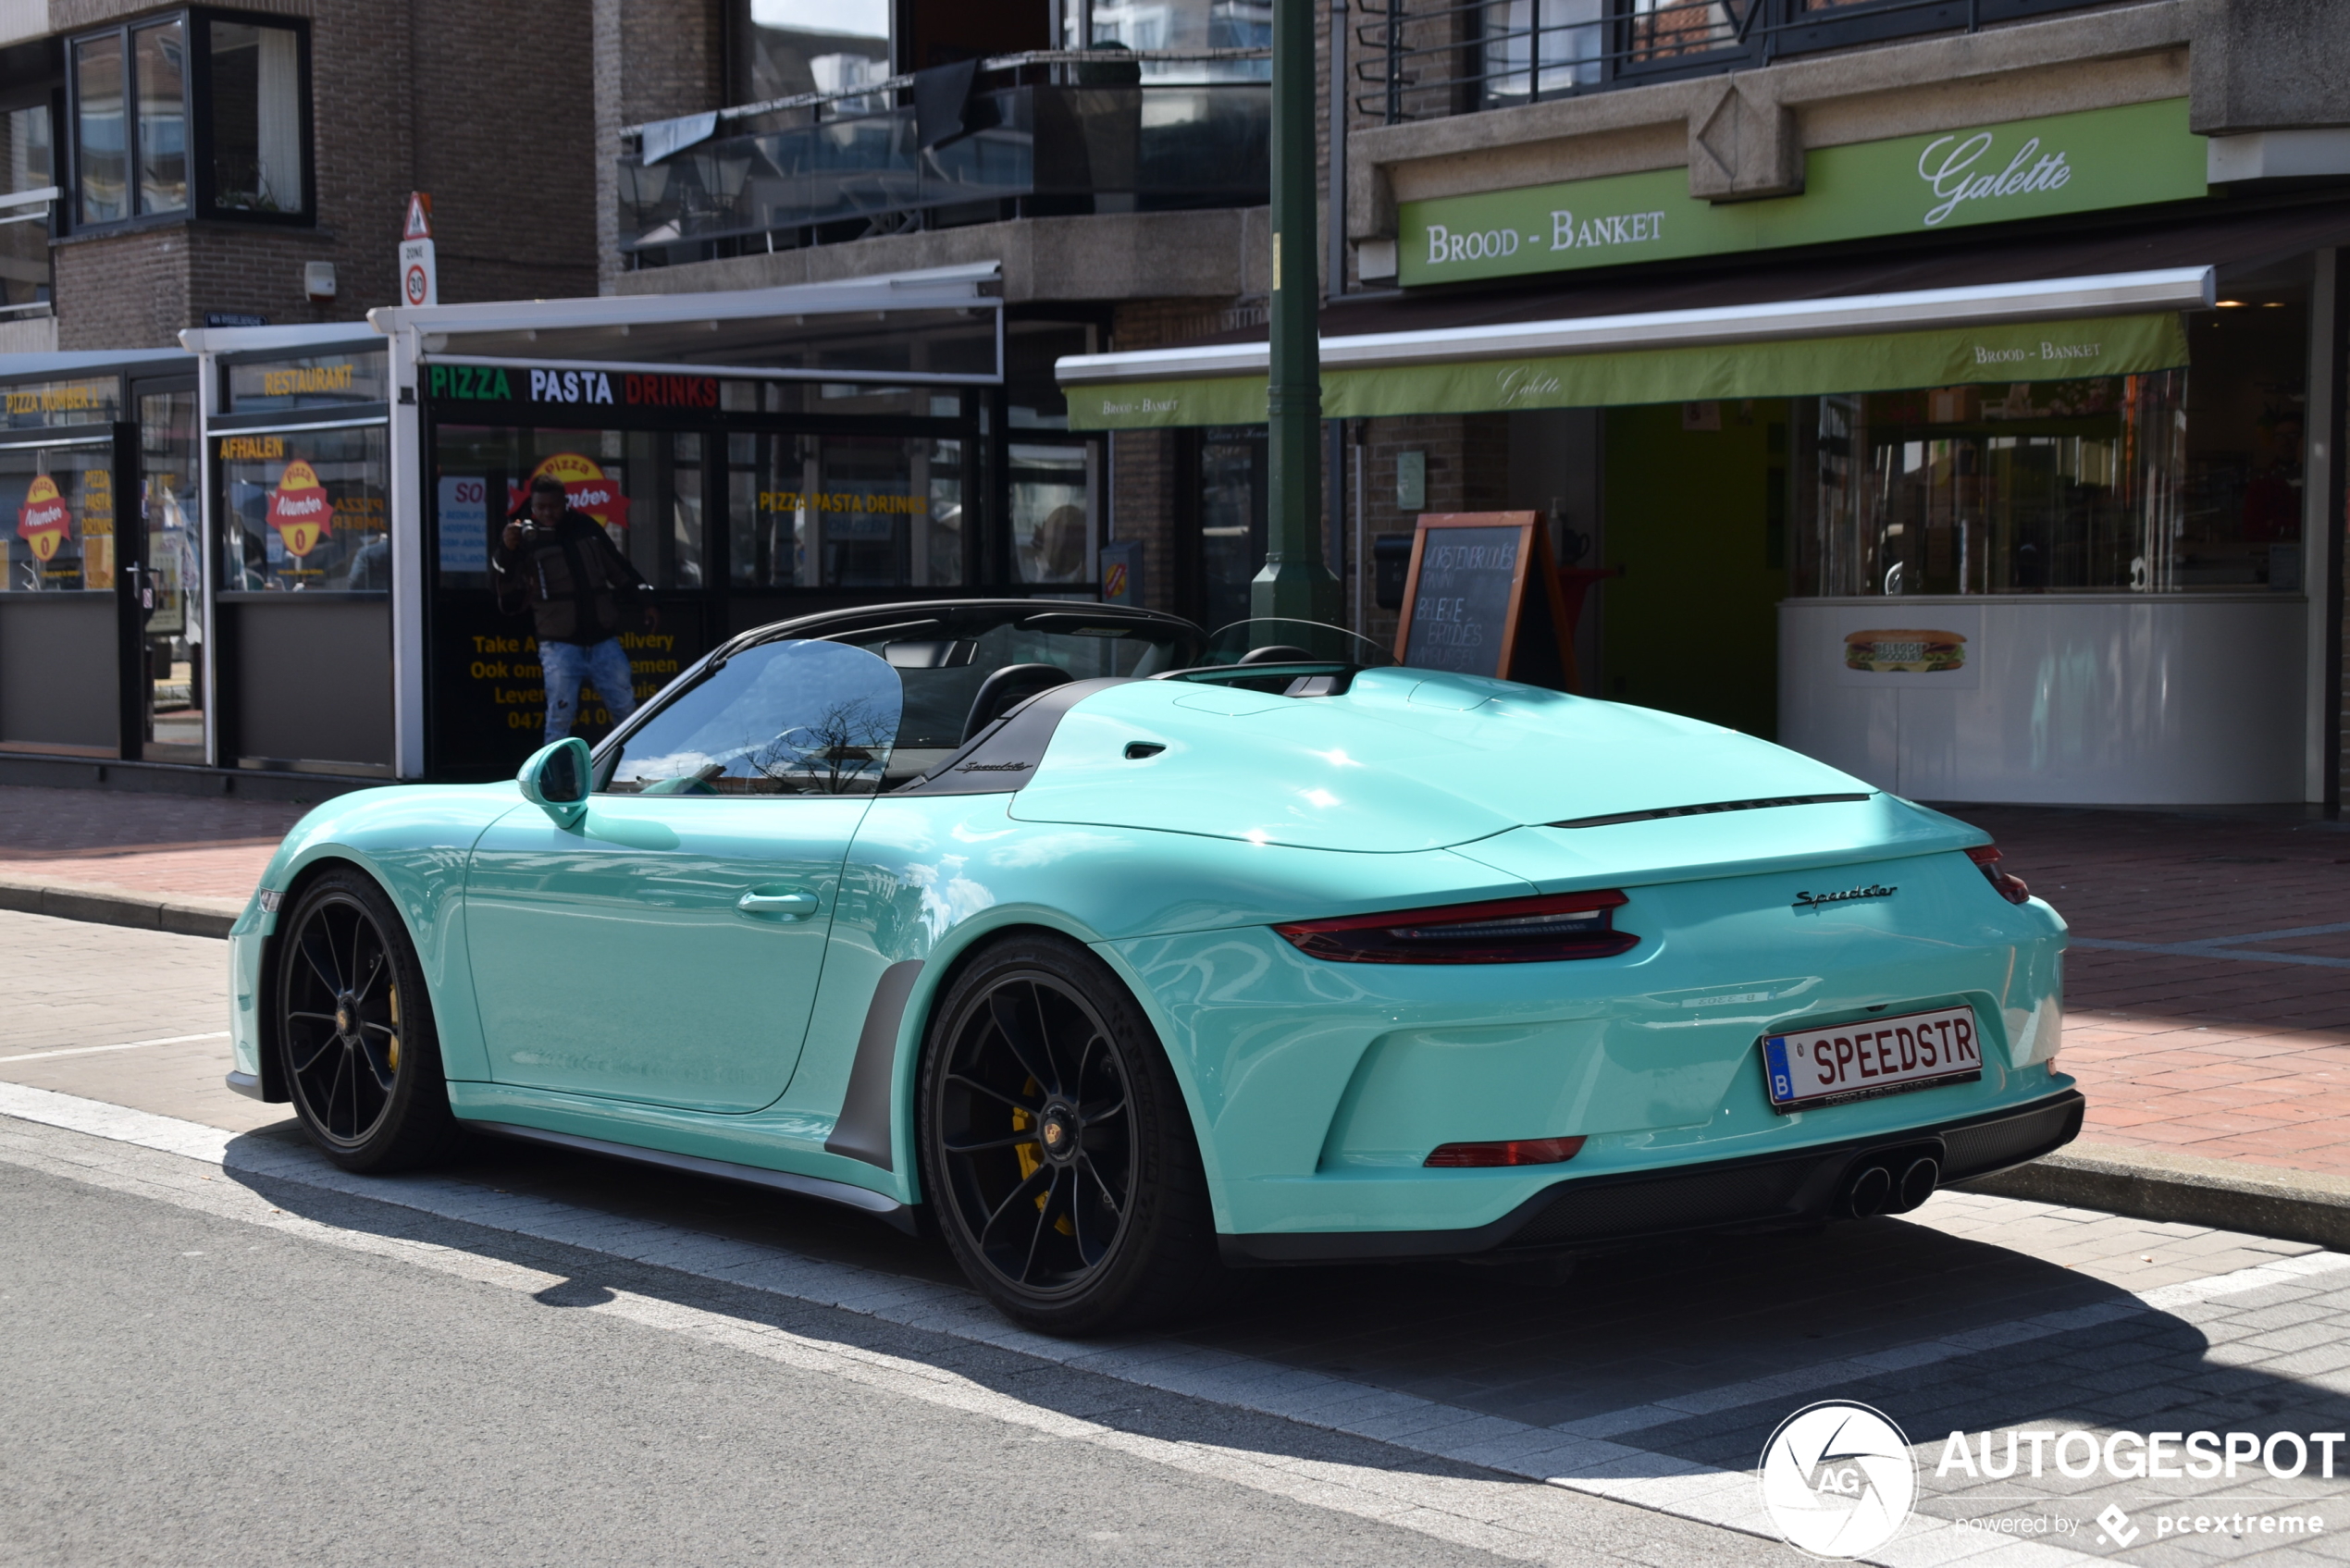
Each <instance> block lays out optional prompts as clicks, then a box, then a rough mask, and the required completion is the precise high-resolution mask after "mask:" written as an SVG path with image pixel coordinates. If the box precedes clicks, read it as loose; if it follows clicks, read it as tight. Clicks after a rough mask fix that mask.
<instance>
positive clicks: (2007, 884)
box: [1966, 844, 2032, 904]
mask: <svg viewBox="0 0 2350 1568" xmlns="http://www.w3.org/2000/svg"><path fill="white" fill-rule="evenodd" d="M1966 858H1968V859H1970V860H1972V861H1973V862H1974V863H1975V864H1976V865H1977V866H1979V867H1981V868H1982V870H1983V875H1984V877H1985V880H1987V881H1988V882H1989V883H1991V885H1992V886H1993V887H1996V888H1997V889H1998V890H1999V896H2000V897H2002V898H2004V899H2006V900H2007V901H2008V902H2009V903H2010V904H2022V903H2025V902H2027V901H2028V900H2029V899H2030V898H2031V896H2032V890H2031V889H2030V888H2028V887H2026V886H2024V885H2023V879H2022V877H2020V876H2017V875H2015V874H2014V873H2013V872H2011V871H2009V870H2004V869H2002V868H2001V866H2000V865H1999V851H1998V850H1997V848H1996V847H1995V846H1991V845H1988V844H1978V845H1976V846H1974V847H1973V848H1972V849H1970V850H1968V851H1967V852H1966Z"/></svg>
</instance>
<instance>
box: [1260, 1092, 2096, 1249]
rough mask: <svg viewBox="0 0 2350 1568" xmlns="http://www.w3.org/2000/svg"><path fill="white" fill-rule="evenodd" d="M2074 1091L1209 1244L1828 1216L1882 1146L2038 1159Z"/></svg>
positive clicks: (1522, 1242)
mask: <svg viewBox="0 0 2350 1568" xmlns="http://www.w3.org/2000/svg"><path fill="white" fill-rule="evenodd" d="M2085 1105H2086V1102H2084V1100H2083V1099H2082V1098H2081V1095H2080V1094H2079V1093H2077V1092H2075V1091H2073V1090H2070V1089H2068V1090H2066V1091H2064V1092H2063V1093H2059V1094H2052V1095H2050V1096H2048V1097H2047V1099H2044V1100H2035V1101H2034V1102H2033V1103H2031V1104H2030V1105H2024V1106H2022V1107H2020V1108H2017V1109H2011V1110H2003V1111H1994V1112H1991V1113H1989V1114H1987V1115H1984V1116H1974V1117H1961V1118H1960V1119H1958V1120H1954V1121H1948V1122H1942V1123H1939V1124H1936V1125H1934V1126H1929V1127H1919V1128H1908V1129H1903V1130H1900V1131H1898V1132H1884V1133H1879V1134H1876V1135H1874V1136H1871V1137H1867V1138H1856V1139H1852V1140H1849V1141H1848V1142H1841V1143H1829V1144H1822V1145H1817V1146H1814V1147H1812V1148H1808V1149H1801V1150H1798V1151H1795V1152H1793V1153H1790V1154H1764V1155H1757V1156H1753V1157H1750V1158H1746V1159H1733V1160H1711V1161H1704V1162H1700V1163H1695V1164H1690V1165H1684V1166H1676V1167H1672V1168H1670V1169H1666V1170H1655V1171H1641V1172H1639V1173H1637V1174H1630V1175H1624V1176H1595V1177H1589V1178H1586V1179H1582V1180H1565V1181H1561V1182H1559V1183H1557V1184H1556V1185H1555V1186H1552V1187H1549V1188H1545V1189H1544V1190H1543V1191H1540V1192H1537V1193H1536V1194H1535V1195H1534V1196H1533V1197H1531V1198H1529V1199H1527V1201H1526V1202H1525V1203H1523V1204H1519V1205H1518V1206H1517V1207H1516V1208H1515V1209H1513V1210H1512V1211H1511V1212H1510V1213H1508V1214H1506V1215H1503V1216H1502V1217H1501V1218H1500V1219H1497V1220H1495V1221H1493V1223H1491V1224H1490V1225H1481V1226H1478V1227H1477V1228H1474V1229H1468V1230H1388V1231H1360V1230H1343V1231H1341V1230H1330V1231H1290V1232H1259V1233H1256V1234H1251V1235H1240V1236H1233V1235H1226V1236H1219V1237H1218V1238H1217V1241H1218V1246H1219V1247H1220V1248H1221V1250H1222V1253H1223V1256H1224V1261H1225V1262H1226V1263H1227V1264H1231V1265H1233V1266H1263V1265H1268V1264H1302V1263H1339V1262H1362V1261H1370V1260H1378V1259H1391V1258H1441V1257H1473V1256H1477V1255H1478V1254H1490V1253H1514V1252H1520V1251H1524V1252H1543V1251H1556V1250H1565V1249H1573V1248H1577V1247H1587V1246H1596V1245H1605V1244H1612V1243H1615V1242H1620V1241H1634V1240H1646V1239H1648V1238H1651V1237H1658V1236H1670V1235H1675V1234H1678V1233H1682V1232H1688V1231H1700V1230H1721V1229H1735V1228H1745V1227H1758V1228H1759V1227H1770V1226H1775V1225H1798V1224H1803V1223H1805V1222H1808V1221H1813V1220H1822V1219H1826V1218H1828V1217H1829V1216H1830V1215H1831V1214H1832V1213H1833V1212H1834V1205H1835V1203H1836V1200H1837V1193H1838V1192H1839V1191H1841V1190H1842V1188H1843V1185H1844V1179H1845V1176H1846V1174H1847V1173H1848V1172H1849V1171H1850V1170H1851V1169H1852V1167H1854V1166H1855V1165H1856V1164H1857V1163H1858V1162H1860V1161H1861V1159H1862V1158H1863V1157H1864V1156H1865V1155H1868V1154H1872V1153H1874V1152H1875V1151H1878V1150H1882V1149H1888V1148H1893V1147H1896V1146H1900V1147H1905V1148H1906V1147H1910V1146H1912V1145H1916V1144H1920V1143H1924V1142H1934V1141H1937V1140H1938V1141H1939V1142H1941V1144H1942V1146H1943V1159H1942V1180H1943V1182H1944V1184H1945V1185H1947V1184H1948V1183H1950V1182H1953V1181H1966V1180H1970V1179H1973V1178H1975V1177H1978V1176H1988V1175H1990V1174H1991V1173H1992V1172H1993V1171H1997V1170H2005V1169H2007V1168H2008V1167H2010V1166H2018V1165H2022V1164H2024V1163H2025V1162H2026V1161H2029V1160H2035V1159H2038V1158H2039V1157H2040V1156H2041V1155H2042V1154H2048V1153H2050V1152H2052V1151H2054V1150H2057V1149H2060V1148H2062V1147H2063V1146H2064V1145H2065V1144H2067V1143H2070V1142H2072V1140H2073V1139H2075V1138H2077V1137H2079V1136H2080V1133H2081V1116H2082V1112H2083V1110H2084V1108H2085Z"/></svg>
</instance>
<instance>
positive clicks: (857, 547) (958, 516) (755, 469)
mask: <svg viewBox="0 0 2350 1568" xmlns="http://www.w3.org/2000/svg"><path fill="white" fill-rule="evenodd" d="M728 451H729V460H728V477H727V484H728V492H727V517H728V540H727V542H728V548H729V559H730V561H731V562H732V565H731V574H732V577H733V581H734V583H735V585H736V586H738V587H752V588H781V587H803V588H813V587H835V588H897V587H909V586H912V587H934V586H956V585H959V584H960V583H961V582H962V581H963V567H964V559H965V555H964V544H963V462H964V455H965V454H964V445H963V443H962V442H961V441H959V440H940V439H935V438H930V437H922V436H916V437H892V436H814V435H757V436H754V435H741V436H735V437H731V438H729V441H728Z"/></svg>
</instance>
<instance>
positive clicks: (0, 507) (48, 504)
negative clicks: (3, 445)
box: [0, 442, 116, 593]
mask: <svg viewBox="0 0 2350 1568" xmlns="http://www.w3.org/2000/svg"><path fill="white" fill-rule="evenodd" d="M0 516H5V517H8V518H13V519H15V524H14V526H13V527H11V528H10V529H9V531H8V535H7V540H8V574H7V580H6V583H5V584H0V589H5V590H6V592H9V593H96V592H109V591H111V590H112V589H113V587H114V582H115V566H116V556H115V494H114V448H113V447H112V445H111V444H109V443H106V442H90V443H87V444H77V445H74V446H61V447H16V448H9V449H0Z"/></svg>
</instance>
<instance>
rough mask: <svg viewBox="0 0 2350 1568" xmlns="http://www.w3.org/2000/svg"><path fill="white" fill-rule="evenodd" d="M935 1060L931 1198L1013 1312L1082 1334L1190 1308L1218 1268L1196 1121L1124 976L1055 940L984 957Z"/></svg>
mask: <svg viewBox="0 0 2350 1568" xmlns="http://www.w3.org/2000/svg"><path fill="white" fill-rule="evenodd" d="M932 1017H933V1023H932V1026H931V1029H930V1031H929V1035H928V1038H927V1040H926V1042H925V1045H924V1049H923V1054H922V1072H921V1085H920V1090H919V1095H920V1098H919V1118H918V1119H919V1137H920V1142H921V1156H922V1183H923V1190H924V1191H925V1193H926V1194H927V1195H928V1197H929V1199H930V1201H931V1204H932V1205H933V1207H934V1210H935V1211H936V1214H937V1217H938V1223H939V1228H940V1229H941V1230H942V1231H944V1232H945V1234H946V1241H947V1245H948V1246H949V1247H951V1248H952V1249H953V1251H954V1253H955V1257H956V1261H957V1262H959V1264H961V1265H962V1267H963V1272H964V1273H965V1274H967V1275H969V1276H970V1278H971V1282H972V1283H973V1284H975V1285H976V1286H978V1287H979V1289H980V1290H982V1291H983V1292H984V1293H985V1294H986V1295H987V1297H988V1299H989V1300H991V1301H993V1302H994V1303H996V1306H997V1307H998V1308H1000V1309H1001V1310H1002V1311H1003V1312H1004V1313H1005V1314H1006V1315H1008V1316H1010V1317H1012V1318H1013V1319H1015V1320H1017V1321H1018V1322H1020V1323H1023V1324H1026V1325H1028V1326H1029V1327H1034V1328H1041V1329H1044V1330H1045V1331H1047V1332H1050V1333H1058V1334H1082V1333H1088V1332H1092V1331H1095V1330H1097V1329H1102V1328H1107V1327H1111V1326H1112V1325H1114V1324H1115V1325H1124V1324H1134V1323H1139V1322H1144V1321H1149V1320H1153V1319H1158V1318H1164V1317H1168V1316H1171V1315H1178V1314H1181V1313H1182V1312H1184V1311H1186V1310H1188V1309H1190V1308H1191V1307H1193V1306H1194V1305H1195V1304H1196V1303H1198V1301H1199V1300H1200V1299H1201V1296H1202V1294H1203V1293H1204V1291H1205V1290H1206V1289H1207V1288H1208V1287H1209V1286H1210V1285H1211V1284H1212V1282H1213V1281H1214V1279H1215V1278H1216V1276H1217V1274H1218V1268H1217V1264H1216V1234H1215V1229H1216V1228H1215V1222H1214V1219H1213V1217H1212V1215H1211V1213H1210V1210H1209V1205H1208V1198H1207V1182H1206V1176H1205V1175H1204V1173H1203V1172H1202V1170H1201V1167H1200V1159H1199V1149H1198V1146H1197V1144H1196V1143H1195V1142H1194V1141H1193V1136H1192V1124H1191V1117H1190V1115H1189V1113H1188V1112H1187V1111H1186V1109H1185V1108H1184V1105H1183V1098H1182V1092H1181V1089H1180V1088H1178V1087H1177V1085H1176V1082H1175V1076H1174V1073H1173V1071H1172V1070H1171V1069H1170V1068H1169V1067H1168V1064H1167V1058H1166V1055H1165V1053H1164V1052H1163V1051H1162V1050H1161V1048H1160V1045H1159V1042H1158V1036H1157V1033H1156V1031H1154V1030H1153V1029H1152V1028H1151V1026H1150V1022H1149V1020H1148V1019H1146V1018H1145V1017H1144V1014H1143V1011H1142V1009H1141V1008H1140V1007H1138V1006H1136V1005H1135V1003H1134V1000H1133V998H1132V996H1131V995H1130V994H1128V993H1127V991H1126V988H1125V987H1124V986H1123V985H1121V984H1120V983H1119V980H1118V977H1117V976H1116V975H1115V974H1113V973H1112V972H1111V971H1110V969H1109V968H1108V967H1107V965H1105V964H1104V963H1103V962H1102V961H1101V960H1100V959H1099V958H1096V957H1094V955H1092V954H1091V953H1088V952H1087V951H1086V950H1085V949H1084V948H1083V947H1082V946H1080V945H1077V944H1076V943H1073V942H1070V941H1067V940H1065V939H1062V938H1059V937H1056V936H1052V935H1049V934H1046V933H1043V932H1038V933H1034V934H1031V935H1022V936H1016V937H1012V938H1008V939H1006V940H1004V941H1000V942H998V943H996V944H994V945H991V946H989V947H987V948H985V949H983V951H982V952H980V953H979V954H977V955H975V956H974V957H973V958H972V959H971V962H970V963H969V964H968V965H966V966H965V968H964V969H963V970H962V972H961V973H960V974H959V975H958V976H957V977H956V979H955V981H954V983H953V984H952V985H950V986H949V987H948V989H947V992H946V996H945V997H943V998H942V999H941V1002H940V1005H939V1006H938V1007H937V1009H936V1010H935V1011H934V1014H933V1015H932Z"/></svg>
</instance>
